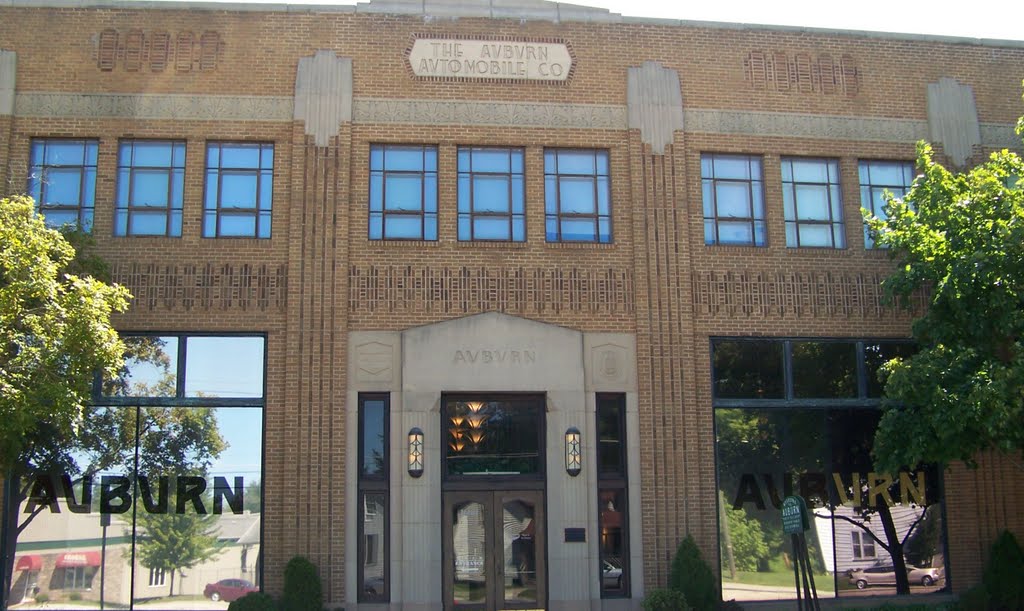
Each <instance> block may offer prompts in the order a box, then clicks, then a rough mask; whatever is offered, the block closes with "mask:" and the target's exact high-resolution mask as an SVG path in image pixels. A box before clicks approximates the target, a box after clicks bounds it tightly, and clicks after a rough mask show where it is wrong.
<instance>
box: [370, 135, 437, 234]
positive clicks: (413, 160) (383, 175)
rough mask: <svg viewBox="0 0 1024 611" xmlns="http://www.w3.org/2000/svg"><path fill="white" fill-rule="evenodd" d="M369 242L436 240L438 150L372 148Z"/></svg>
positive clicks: (376, 145)
mask: <svg viewBox="0 0 1024 611" xmlns="http://www.w3.org/2000/svg"><path fill="white" fill-rule="evenodd" d="M370 239H371V240H436V239H437V147H436V146H420V145H395V144H375V145H373V146H371V147H370Z"/></svg>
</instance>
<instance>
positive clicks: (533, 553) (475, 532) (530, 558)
mask: <svg viewBox="0 0 1024 611" xmlns="http://www.w3.org/2000/svg"><path fill="white" fill-rule="evenodd" d="M442 520H443V530H444V535H443V536H444V600H445V608H446V609H460V610H461V609H483V610H485V611H502V610H505V609H540V608H542V607H543V606H544V604H545V601H546V600H547V583H546V575H547V571H546V570H545V566H544V561H545V554H544V550H545V547H544V545H545V542H544V523H545V520H544V493H543V492H542V491H540V490H497V491H491V490H488V491H450V492H446V493H445V495H444V514H443V518H442Z"/></svg>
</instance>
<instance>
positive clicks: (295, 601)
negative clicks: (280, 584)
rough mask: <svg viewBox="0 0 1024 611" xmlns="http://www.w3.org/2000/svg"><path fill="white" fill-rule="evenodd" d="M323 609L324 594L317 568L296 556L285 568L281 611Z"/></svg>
mask: <svg viewBox="0 0 1024 611" xmlns="http://www.w3.org/2000/svg"><path fill="white" fill-rule="evenodd" d="M323 608H324V603H323V593H322V591H321V588H320V575H319V574H317V572H316V566H314V565H313V563H312V562H310V561H309V560H307V559H306V558H303V557H302V556H295V557H294V558H292V559H291V560H289V561H288V564H286V565H285V567H284V596H282V597H281V611H312V610H314V609H316V610H318V611H319V609H323Z"/></svg>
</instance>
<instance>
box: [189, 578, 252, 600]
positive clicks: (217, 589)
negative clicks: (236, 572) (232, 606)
mask: <svg viewBox="0 0 1024 611" xmlns="http://www.w3.org/2000/svg"><path fill="white" fill-rule="evenodd" d="M259 591H260V589H259V588H257V587H256V586H255V585H253V583H252V582H251V581H246V580H244V579H221V580H220V581H218V582H217V583H208V584H206V589H204V590H203V596H205V597H207V598H209V599H210V600H212V601H213V602H217V601H218V600H223V601H225V602H231V601H233V600H238V599H239V598H241V597H243V596H245V595H246V594H248V593H249V592H259Z"/></svg>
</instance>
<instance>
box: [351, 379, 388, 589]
mask: <svg viewBox="0 0 1024 611" xmlns="http://www.w3.org/2000/svg"><path fill="white" fill-rule="evenodd" d="M389 408H390V397H389V395H388V394H387V393H361V394H360V395H359V414H358V417H359V519H358V523H359V533H358V534H357V536H358V539H357V540H358V541H359V542H360V545H359V552H358V553H359V559H358V562H359V572H358V575H357V579H358V581H359V583H361V584H362V587H360V589H359V594H358V599H359V602H387V601H388V600H389V598H390V595H391V593H390V591H389V588H390V586H389V584H388V570H387V566H388V553H387V552H388V528H389V524H390V522H389V520H388V498H389V490H388V417H389Z"/></svg>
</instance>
